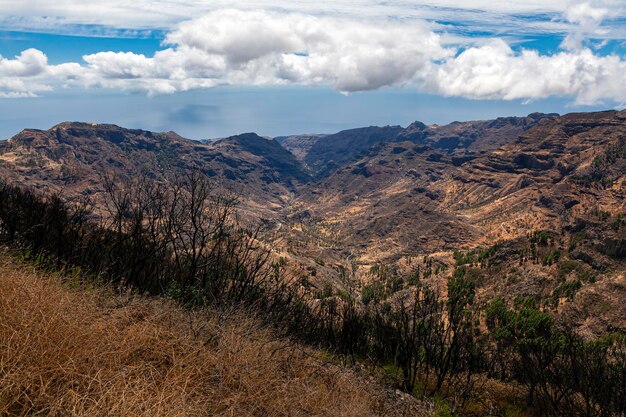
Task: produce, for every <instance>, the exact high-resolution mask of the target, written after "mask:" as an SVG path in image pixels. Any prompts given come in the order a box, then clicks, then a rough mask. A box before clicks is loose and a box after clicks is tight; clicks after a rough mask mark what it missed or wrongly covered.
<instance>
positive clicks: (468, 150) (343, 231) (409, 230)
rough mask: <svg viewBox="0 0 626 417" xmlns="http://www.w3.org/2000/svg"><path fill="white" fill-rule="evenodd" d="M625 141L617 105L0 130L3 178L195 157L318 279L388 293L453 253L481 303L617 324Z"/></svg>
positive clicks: (71, 175) (36, 183) (301, 271)
mask: <svg viewBox="0 0 626 417" xmlns="http://www.w3.org/2000/svg"><path fill="white" fill-rule="evenodd" d="M625 141H626V112H625V111H621V112H618V111H606V112H595V113H572V114H567V115H563V116H558V115H555V114H539V113H534V114H530V115H528V116H527V117H503V118H498V119H495V120H483V121H470V122H454V123H451V124H449V125H445V126H437V125H431V126H426V125H425V124H423V123H420V122H415V123H413V124H411V125H409V126H408V127H406V128H402V127H399V126H386V127H365V128H359V129H351V130H345V131H342V132H338V133H336V134H332V135H295V136H287V137H279V138H275V139H268V138H263V137H260V136H258V135H256V134H254V133H246V134H242V135H237V136H232V137H230V138H225V139H220V140H217V141H213V142H206V143H201V142H196V141H192V140H188V139H184V138H182V137H180V136H178V135H177V134H175V133H173V132H167V133H154V132H148V131H143V130H132V129H124V128H121V127H118V126H114V125H96V124H87V123H62V124H60V125H57V126H55V127H53V128H52V129H50V130H47V131H42V130H32V129H27V130H24V131H22V132H21V133H19V134H18V135H16V136H15V137H13V138H11V139H10V140H8V141H5V142H0V161H1V163H0V177H1V178H4V179H5V180H9V181H13V182H17V183H20V184H27V185H31V186H33V187H36V188H39V189H43V190H61V189H63V190H64V192H65V193H69V194H74V195H95V196H97V195H98V193H100V192H101V191H102V175H103V174H106V175H116V176H120V177H134V176H137V175H140V174H143V175H147V176H149V177H150V178H153V179H154V180H156V181H166V180H167V178H168V177H169V176H170V175H179V174H181V173H184V172H187V171H189V170H192V169H193V170H199V171H201V172H204V173H205V174H206V175H207V176H209V177H211V178H213V180H214V181H215V182H216V184H218V185H219V186H220V187H222V188H223V189H226V190H230V191H233V192H235V193H237V194H238V195H240V196H241V198H242V200H243V203H242V209H243V210H245V211H246V212H247V213H248V214H250V215H251V216H249V217H250V218H252V219H255V220H256V221H258V220H261V221H263V222H264V223H265V224H266V225H267V226H268V227H267V233H266V235H264V238H266V239H268V240H269V241H271V242H272V246H273V248H274V250H275V252H276V254H277V255H279V256H281V257H283V258H284V259H285V260H286V261H287V265H288V267H289V273H290V275H291V276H294V277H295V278H298V279H300V280H301V281H302V282H306V283H307V285H308V286H311V287H312V289H314V290H315V291H321V289H322V288H326V286H327V285H330V286H331V287H332V288H334V290H336V291H344V292H345V293H350V292H353V291H354V292H356V294H361V292H362V291H363V288H365V286H367V285H371V284H373V283H376V282H379V281H380V282H383V283H384V282H387V280H390V279H392V278H393V279H400V281H394V282H396V283H397V282H402V284H401V285H395V284H394V285H395V286H394V288H395V289H394V291H393V292H391V293H389V294H387V296H389V297H393V296H394V293H395V292H397V293H402V291H405V290H407V289H408V288H409V286H410V284H409V283H408V281H407V280H406V279H405V280H404V281H402V279H403V277H404V278H406V277H408V276H414V275H415V274H416V273H417V274H418V275H419V274H422V275H421V276H422V278H423V279H424V280H426V281H427V282H429V283H431V284H432V285H433V286H435V287H437V288H443V287H445V282H446V279H447V278H448V277H449V276H450V274H451V273H452V271H453V270H454V269H455V268H457V269H458V268H460V267H463V268H465V269H467V271H468V272H467V273H468V274H472V276H473V277H474V278H473V279H475V283H476V285H477V287H478V289H479V291H478V297H477V298H478V299H479V300H480V302H488V301H489V300H490V299H493V298H494V297H497V296H504V297H505V298H507V299H510V300H513V299H515V297H517V296H520V295H523V296H532V297H537V298H538V299H540V300H542V302H544V303H556V307H555V308H556V310H557V311H558V313H559V314H569V315H572V316H573V317H575V318H576V319H575V320H574V321H575V322H576V323H577V324H578V325H579V326H580V328H581V329H585V331H587V332H589V333H591V334H597V333H602V332H604V331H607V330H609V329H610V328H611V326H613V327H615V326H617V328H619V329H626V323H622V321H623V320H620V319H619V315H622V317H623V316H626V310H625V308H626V303H623V302H622V300H623V299H624V297H625V296H626V295H624V294H623V291H624V288H626V282H625V279H626V278H625V275H626V274H625V271H626V263H625V260H624V259H625V257H626V221H624V217H625V216H626V143H625ZM380 271H385V273H384V274H383V273H381V272H380ZM566 284H567V285H569V287H567V288H569V289H568V290H567V291H566V289H564V288H562V286H563V285H566ZM385 285H386V284H385ZM572 288H575V291H574V290H572ZM564 294H565V295H564ZM550 305H552V304H550Z"/></svg>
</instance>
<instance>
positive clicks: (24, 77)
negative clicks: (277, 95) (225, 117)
mask: <svg viewBox="0 0 626 417" xmlns="http://www.w3.org/2000/svg"><path fill="white" fill-rule="evenodd" d="M588 14H589V16H590V17H589V16H587V15H588ZM604 16H605V12H604V11H602V10H600V9H597V8H591V9H589V8H587V6H580V5H579V6H576V7H572V8H570V9H568V12H567V14H566V16H565V17H566V18H567V19H568V21H570V22H572V23H575V24H576V25H578V26H579V27H580V28H581V30H580V32H581V33H588V32H589V31H591V30H598V27H599V25H600V23H601V21H602V19H603V18H604ZM581 36H582V35H581ZM572 39H573V40H572V41H571V42H570V43H569V45H570V47H569V49H568V50H564V51H562V52H559V53H555V54H553V55H549V56H544V55H540V54H539V53H538V52H537V51H532V50H522V51H519V52H516V51H514V50H513V49H511V47H510V46H509V45H508V44H507V43H506V42H505V41H503V40H501V39H493V40H491V41H490V42H488V43H486V44H483V45H477V46H470V47H467V48H466V49H464V50H457V49H456V48H455V47H452V46H450V45H449V44H446V43H445V42H444V40H443V39H442V36H440V34H438V33H437V32H436V28H435V27H434V26H433V25H432V24H429V23H427V22H424V21H421V20H415V19H406V20H402V19H385V18H379V19H375V20H372V19H359V20H355V19H342V18H336V17H329V16H313V15H307V14H301V13H278V12H269V11H242V10H219V11H214V12H211V13H208V14H207V15H204V16H202V17H198V18H196V19H192V20H189V21H186V22H183V23H181V24H179V25H178V26H176V28H175V29H173V30H172V31H170V32H169V33H168V34H167V36H166V38H165V41H164V48H163V49H162V50H160V51H158V52H156V53H155V54H154V55H153V56H145V55H143V54H136V53H133V52H110V51H109V52H99V53H95V54H90V55H85V56H84V57H83V60H84V62H83V63H81V64H79V63H66V64H61V65H49V64H48V63H47V58H46V56H45V55H44V54H43V53H42V52H40V51H37V50H34V49H31V50H26V51H24V52H23V53H22V54H20V55H19V56H17V57H15V58H14V59H3V58H0V76H1V77H2V78H1V79H2V81H0V95H3V96H5V97H6V96H14V97H19V96H29V95H35V94H38V93H40V92H43V91H46V90H47V89H50V88H54V87H59V86H73V87H83V88H115V89H121V90H125V91H132V92H145V93H147V94H149V95H156V94H170V93H175V92H179V91H187V90H191V89H198V88H209V87H213V86H217V85H225V84H228V85H281V84H298V85H325V86H332V87H333V88H335V89H337V90H338V91H341V92H347V93H349V92H356V91H367V90H374V89H379V88H383V87H388V86H398V85H409V86H411V87H412V88H416V89H419V90H422V91H428V92H433V93H436V94H443V95H448V96H462V97H469V98H474V99H504V100H512V99H526V100H528V99H530V100H532V99H539V98H543V97H548V96H571V97H574V99H575V100H576V102H577V103H580V104H593V103H597V102H601V101H613V102H617V103H624V102H626V61H624V60H623V59H622V58H621V57H619V56H599V55H596V54H594V53H593V52H592V50H591V49H589V48H587V47H585V46H584V45H583V44H582V40H581V41H580V44H577V43H576V39H574V38H572ZM580 39H583V38H580ZM568 42H569V41H568Z"/></svg>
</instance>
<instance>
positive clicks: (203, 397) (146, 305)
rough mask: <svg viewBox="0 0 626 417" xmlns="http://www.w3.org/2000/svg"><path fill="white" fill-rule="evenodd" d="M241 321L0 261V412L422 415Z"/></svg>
mask: <svg viewBox="0 0 626 417" xmlns="http://www.w3.org/2000/svg"><path fill="white" fill-rule="evenodd" d="M420 410H421V409H420V404H419V403H418V402H417V401H414V400H412V399H408V398H406V397H401V396H398V395H396V394H395V393H393V392H392V391H389V390H387V389H384V388H383V387H381V386H380V385H377V383H375V382H373V380H372V379H371V378H368V377H366V376H364V375H362V374H357V373H355V372H353V371H350V370H348V369H345V368H341V367H338V366H335V365H331V364H328V363H325V362H324V361H323V360H322V359H321V356H320V355H319V354H316V353H315V352H314V351H311V350H309V349H305V348H303V347H301V346H298V345H297V344H294V343H290V342H289V341H287V340H281V339H278V338H276V337H274V336H273V335H272V334H271V332H270V331H269V330H267V329H263V328H261V327H260V326H259V324H258V321H257V320H254V319H253V318H251V317H250V316H249V315H248V316H247V315H245V314H243V313H241V312H234V311H231V312H225V311H221V312H216V311H208V310H207V311H201V312H193V313H191V312H189V311H187V310H184V309H181V308H179V307H177V306H175V305H174V304H173V303H171V302H168V301H166V300H163V299H148V298H144V297H131V296H130V295H127V296H123V295H119V294H114V293H113V291H110V290H107V289H104V288H99V289H89V290H87V289H74V290H70V289H69V288H68V287H67V285H62V284H61V282H60V280H59V278H58V277H54V276H49V275H44V274H42V273H39V272H34V271H32V268H31V269H28V268H27V267H26V266H22V265H17V264H16V263H15V262H14V261H12V260H11V259H10V258H8V257H7V256H2V255H0V415H55V416H60V415H72V416H104V415H107V416H111V415H115V416H201V415H211V416H372V415H407V416H408V415H420V414H422V415H423V413H422V412H421V411H420Z"/></svg>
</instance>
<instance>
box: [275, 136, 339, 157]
mask: <svg viewBox="0 0 626 417" xmlns="http://www.w3.org/2000/svg"><path fill="white" fill-rule="evenodd" d="M325 136H327V135H292V136H279V137H275V138H274V139H275V140H276V141H277V142H278V143H280V145H281V146H282V147H284V148H285V149H287V150H288V151H289V152H291V153H292V154H293V156H295V157H296V159H297V160H298V161H300V162H304V158H305V157H306V155H307V154H308V153H309V151H310V150H311V148H312V147H313V145H315V143H317V141H319V140H320V139H322V138H324V137H325Z"/></svg>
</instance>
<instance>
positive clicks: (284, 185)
mask: <svg viewBox="0 0 626 417" xmlns="http://www.w3.org/2000/svg"><path fill="white" fill-rule="evenodd" d="M0 161H2V165H1V166H0V175H1V176H2V177H3V178H8V179H11V180H13V181H16V182H20V183H23V184H29V185H31V186H34V187H37V188H42V189H47V190H49V189H53V190H54V189H56V190H60V189H63V190H64V191H65V192H66V193H70V194H82V195H94V194H98V193H100V192H101V191H102V178H103V176H104V175H108V176H119V177H121V178H132V177H136V176H138V175H147V176H149V177H150V178H153V179H155V180H157V181H163V180H165V179H166V178H167V177H168V176H170V175H177V174H182V173H184V172H188V171H190V170H199V171H201V172H204V173H205V174H206V175H207V176H209V177H211V178H214V180H215V181H216V183H217V184H219V185H220V186H221V187H224V188H225V189H228V190H230V191H234V192H237V193H238V194H240V195H242V196H245V200H250V201H253V202H255V205H257V206H259V204H260V203H262V205H273V206H280V205H282V204H284V201H285V199H287V198H288V196H289V194H290V193H292V192H293V190H294V189H295V188H294V187H295V186H296V185H297V184H299V183H301V182H306V181H307V180H308V174H306V173H305V172H304V170H303V169H302V168H301V166H300V164H299V162H298V161H297V160H296V159H295V158H294V157H293V155H292V154H291V153H289V152H288V151H286V150H285V149H284V148H282V147H281V146H280V145H279V144H278V142H276V141H274V140H272V139H266V138H262V137H260V136H257V135H255V134H253V133H250V134H245V135H239V136H233V137H231V138H227V139H223V140H220V141H217V142H213V143H200V142H196V141H192V140H189V139H185V138H182V137H181V136H179V135H177V134H176V133H173V132H167V133H155V132H149V131H145V130H137V129H124V128H121V127H119V126H115V125H106V124H90V123H69V122H67V123H61V124H59V125H56V126H54V127H53V128H51V129H49V130H34V129H26V130H23V131H22V132H20V133H19V134H17V135H16V136H14V137H13V138H11V139H9V140H8V141H4V142H0Z"/></svg>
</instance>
